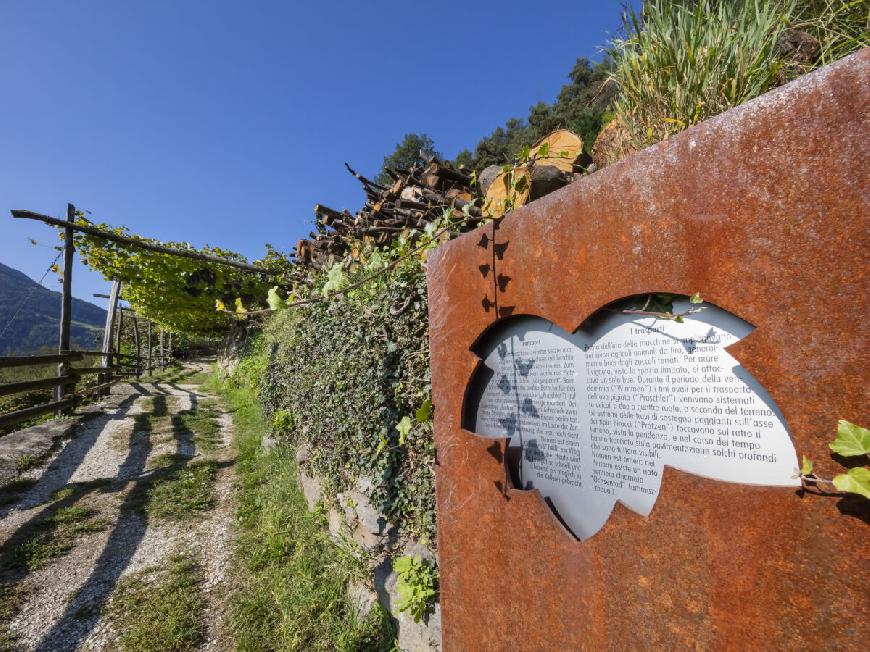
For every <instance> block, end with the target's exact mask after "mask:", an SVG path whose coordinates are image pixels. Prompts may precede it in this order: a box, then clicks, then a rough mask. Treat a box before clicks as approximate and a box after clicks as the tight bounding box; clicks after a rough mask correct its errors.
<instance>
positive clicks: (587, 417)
mask: <svg viewBox="0 0 870 652" xmlns="http://www.w3.org/2000/svg"><path fill="white" fill-rule="evenodd" d="M666 298H667V299H668V300H671V296H670V295H667V297H666ZM664 299H665V296H662V299H661V300H662V301H664ZM632 305H633V303H632V302H630V301H627V302H625V304H624V306H625V308H630V307H631V306H632ZM692 305H697V304H692V303H690V299H689V298H688V297H686V298H678V297H674V298H673V310H674V311H679V312H683V311H684V310H686V309H688V308H689V307H690V306H692ZM751 330H752V327H751V326H750V325H749V324H747V323H746V322H744V321H742V320H741V319H739V318H738V317H736V316H734V315H732V314H730V313H728V312H726V311H724V310H721V309H719V308H717V307H715V306H712V305H709V304H707V305H705V310H704V311H703V312H699V313H696V314H690V315H686V317H685V320H684V323H682V324H679V323H676V322H675V321H674V320H664V319H656V318H654V317H648V316H638V315H630V314H625V313H622V312H621V311H620V310H613V311H607V312H605V311H601V312H599V313H598V314H597V315H594V316H593V318H591V319H590V320H587V322H586V323H585V324H584V325H583V326H581V328H580V329H578V330H577V331H576V332H575V333H567V332H565V331H563V330H562V329H560V328H559V327H557V326H555V325H554V324H552V323H551V322H549V321H547V320H545V319H541V318H539V317H533V316H517V317H514V318H512V319H511V320H506V321H503V322H500V323H499V324H496V325H494V326H493V327H491V329H490V330H489V331H488V332H487V333H485V334H484V336H483V337H481V338H480V339H479V345H478V347H477V348H476V349H475V351H476V353H478V355H479V356H480V357H481V359H482V363H481V364H480V365H479V366H478V368H477V370H476V371H475V374H474V376H473V377H472V379H471V382H470V385H469V389H468V396H467V400H466V414H465V424H466V427H467V428H468V429H469V430H470V431H472V432H474V433H475V434H476V435H478V436H481V437H490V438H508V439H509V442H508V450H509V453H508V455H507V456H506V459H508V460H512V462H511V463H512V464H514V467H513V468H511V475H512V476H513V478H514V483H515V485H517V486H520V487H521V488H523V489H537V490H539V491H540V493H541V495H542V496H543V497H544V498H545V499H546V500H547V502H548V503H549V504H550V505H551V506H552V507H553V509H554V510H555V511H556V512H557V513H558V515H559V517H560V519H561V520H562V522H563V523H565V524H566V525H567V526H568V528H569V529H570V530H571V531H572V532H573V533H574V534H575V535H576V536H578V537H579V538H581V539H585V538H588V537H590V536H592V535H593V534H595V532H597V531H598V530H599V529H601V527H603V525H604V523H605V522H606V521H607V519H608V518H609V516H610V513H611V511H612V510H613V507H614V505H615V504H616V502H617V501H618V502H621V503H623V504H624V505H625V506H626V507H628V508H630V509H632V510H633V511H635V512H637V513H638V514H641V515H643V516H646V515H648V514H649V513H650V511H651V510H652V508H653V506H654V504H655V502H656V498H657V496H658V493H659V488H660V485H661V480H662V475H663V473H664V467H665V466H671V467H673V468H676V469H679V470H681V471H684V472H688V473H692V474H695V475H698V476H702V477H705V478H708V479H712V480H720V481H725V482H735V483H745V484H755V485H767V486H787V487H797V486H800V482H799V481H798V480H797V479H796V478H794V477H793V474H794V469H796V468H797V467H798V460H797V454H796V452H795V449H794V445H793V443H792V441H791V438H790V436H789V434H788V431H787V430H786V428H785V425H784V423H783V418H782V415H781V413H780V412H779V409H778V408H777V407H776V405H775V404H774V402H773V400H772V399H771V397H770V396H769V395H768V394H767V392H766V391H765V390H764V388H763V387H761V385H760V384H759V383H758V381H757V380H755V379H754V378H753V377H752V376H751V375H750V374H749V373H748V372H747V371H746V370H745V369H743V367H741V366H740V364H739V362H738V361H737V360H736V359H734V358H733V357H732V356H731V355H730V354H729V353H728V351H727V350H726V348H727V347H728V346H730V345H731V344H733V343H735V342H736V341H738V340H739V339H741V338H743V337H745V336H746V335H748V334H749V333H750V332H751ZM506 387H507V388H509V389H510V391H505V388H506ZM529 446H533V447H534V451H533V452H531V453H529V450H528V448H529ZM511 449H514V453H510V450H511Z"/></svg>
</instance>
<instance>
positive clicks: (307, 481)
mask: <svg viewBox="0 0 870 652" xmlns="http://www.w3.org/2000/svg"><path fill="white" fill-rule="evenodd" d="M296 477H297V479H298V481H299V488H300V489H301V490H302V494H303V495H304V496H305V501H306V502H307V503H308V511H309V512H313V511H314V508H315V507H316V506H317V503H319V502H320V501H321V500H322V499H323V488H322V487H321V486H320V481H319V480H318V479H317V478H313V477H311V476H310V475H308V474H307V473H305V471H303V470H302V469H299V471H298V473H297V474H296Z"/></svg>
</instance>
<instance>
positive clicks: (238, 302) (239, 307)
mask: <svg viewBox="0 0 870 652" xmlns="http://www.w3.org/2000/svg"><path fill="white" fill-rule="evenodd" d="M236 312H237V313H239V314H241V313H245V312H248V311H247V310H246V309H245V304H244V303H242V298H241V297H236Z"/></svg>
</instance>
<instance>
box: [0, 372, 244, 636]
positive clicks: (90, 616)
mask: <svg viewBox="0 0 870 652" xmlns="http://www.w3.org/2000/svg"><path fill="white" fill-rule="evenodd" d="M132 391H133V394H132V395H131V397H130V399H129V400H127V401H122V402H120V405H119V406H118V407H117V408H113V409H109V410H107V412H106V414H104V415H102V416H99V417H97V418H95V419H93V420H91V421H90V422H87V423H84V424H82V425H81V426H79V427H78V430H77V432H76V434H75V436H74V437H73V438H71V439H70V440H68V441H67V442H65V445H63V446H62V447H60V448H59V450H58V451H57V452H56V453H55V454H54V455H53V456H52V458H51V459H50V460H49V461H48V462H47V464H45V465H44V466H43V468H42V469H41V471H42V473H41V476H39V480H38V482H37V484H36V485H34V486H33V487H32V488H31V489H30V490H29V491H27V493H26V494H25V495H23V497H22V498H21V500H20V501H19V502H18V503H17V504H14V505H12V506H11V508H10V507H7V509H6V512H7V513H6V515H5V516H4V517H3V518H2V519H0V550H3V549H4V548H6V549H9V548H10V547H11V546H13V545H15V544H16V542H17V541H18V540H20V538H21V537H22V528H25V530H23V531H26V528H27V526H28V524H32V523H33V522H34V521H35V519H37V518H39V517H41V516H44V515H46V514H47V513H51V510H56V509H58V507H59V506H60V507H63V506H65V504H66V502H65V499H61V500H59V501H55V502H53V503H52V502H46V501H49V498H50V497H51V496H52V494H53V493H54V492H56V491H57V490H59V489H63V488H64V487H70V488H76V487H79V488H80V487H87V488H88V490H87V492H86V493H84V494H81V493H80V494H79V496H76V497H74V498H72V499H69V500H70V501H72V502H70V503H69V504H75V505H83V506H86V507H89V508H92V509H94V510H96V512H98V513H99V516H100V517H101V518H104V519H107V520H108V527H106V529H104V530H103V531H100V532H93V533H85V534H82V535H79V537H78V539H77V540H76V543H75V546H74V548H73V549H72V550H71V551H70V552H68V553H67V554H65V555H63V556H61V557H58V558H56V559H54V560H53V561H52V562H51V563H49V564H48V565H47V566H45V567H43V568H40V569H38V570H34V571H31V572H30V573H28V574H26V575H23V576H20V577H17V576H10V571H8V570H7V571H5V575H6V577H2V578H0V579H2V580H3V581H5V582H6V583H7V584H8V583H9V582H10V581H17V583H18V586H19V587H20V588H23V589H24V594H25V598H24V602H23V605H22V606H21V608H20V609H17V610H16V613H15V614H13V615H12V616H11V617H9V618H8V619H7V620H6V621H5V622H3V625H5V627H6V628H7V630H8V632H10V633H11V634H12V635H13V637H14V638H15V644H16V645H17V646H19V647H20V649H23V650H40V651H49V650H51V651H52V652H54V651H62V650H114V649H117V646H116V643H115V641H116V638H117V633H116V632H114V631H112V627H111V624H110V623H109V622H108V620H107V619H105V618H103V617H101V615H100V610H101V609H102V607H104V606H105V605H106V604H107V602H108V601H109V599H110V597H111V594H112V591H113V589H114V588H115V586H116V585H117V583H118V581H119V580H120V579H121V578H123V577H124V576H126V575H128V574H130V573H134V572H136V571H137V570H141V569H144V568H146V567H149V566H153V565H155V564H159V563H161V562H162V561H164V560H165V559H166V558H167V557H168V556H169V555H171V554H172V553H174V552H177V551H179V550H181V551H185V552H194V551H195V552H197V553H198V557H199V560H200V562H201V567H202V571H203V575H204V577H203V583H202V590H203V591H204V596H205V599H206V609H205V613H206V622H205V627H206V641H205V643H204V644H203V645H202V646H201V649H203V650H224V649H229V648H230V647H231V645H230V643H229V637H228V636H227V634H226V632H225V630H224V629H223V620H224V619H223V616H224V607H225V605H224V601H225V599H226V578H225V576H224V573H225V570H226V568H227V566H228V564H229V553H230V537H231V528H232V524H233V522H234V507H233V497H232V485H233V473H234V471H233V468H232V462H233V452H232V447H231V446H230V443H231V432H232V419H231V415H230V414H228V413H226V412H224V411H223V410H222V409H221V408H218V410H219V419H218V421H219V424H220V433H221V436H222V439H223V441H222V443H218V445H217V447H216V449H215V450H214V451H212V452H211V453H209V457H210V458H211V459H214V460H215V461H216V462H217V463H218V464H217V468H218V471H217V481H216V484H215V489H214V495H215V504H214V507H213V508H212V509H211V510H210V511H208V512H206V513H205V514H204V515H202V516H201V517H199V518H196V519H194V520H191V521H184V522H183V523H174V522H172V521H165V520H157V519H154V518H148V517H147V516H146V515H145V514H144V513H141V512H140V511H136V510H130V509H125V501H128V502H129V500H130V499H131V492H135V491H136V487H137V484H141V483H142V482H145V481H146V480H147V478H148V476H149V475H150V474H152V473H153V471H152V470H151V462H152V461H153V460H154V459H155V458H156V457H157V456H160V455H163V454H166V453H170V454H171V453H174V454H180V455H183V456H185V457H199V456H200V455H201V452H200V451H197V450H196V447H195V445H194V443H193V441H192V440H191V439H190V437H189V436H185V435H184V434H180V433H177V432H175V431H174V430H173V426H172V416H173V415H174V414H177V413H178V412H181V411H183V410H189V409H196V406H197V405H198V404H199V402H201V401H203V400H205V399H214V397H211V396H209V395H207V394H205V393H203V392H202V391H201V390H200V389H199V388H198V387H196V386H193V385H184V384H166V383H159V384H141V385H134V386H132ZM161 395H162V396H163V397H165V398H160V399H158V400H159V401H161V402H162V401H163V400H165V401H166V408H167V410H166V415H165V416H160V417H156V418H151V419H150V420H149V419H148V418H147V417H148V413H149V410H151V409H152V405H153V404H154V399H155V397H159V396H161ZM95 481H96V482H95ZM94 487H96V488H94ZM140 489H141V487H140ZM2 647H3V642H2V640H0V648H2Z"/></svg>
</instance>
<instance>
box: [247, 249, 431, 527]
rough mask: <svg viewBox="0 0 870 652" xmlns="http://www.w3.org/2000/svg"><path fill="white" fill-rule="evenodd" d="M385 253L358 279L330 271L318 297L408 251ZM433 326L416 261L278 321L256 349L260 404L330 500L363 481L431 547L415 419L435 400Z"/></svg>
mask: <svg viewBox="0 0 870 652" xmlns="http://www.w3.org/2000/svg"><path fill="white" fill-rule="evenodd" d="M382 254H383V255H384V257H385V258H381V255H373V256H372V259H371V260H370V262H369V264H368V265H366V266H363V267H360V268H358V269H357V270H356V271H351V272H348V273H345V272H342V270H341V269H340V268H337V267H336V268H333V270H331V271H330V272H329V273H327V274H324V275H322V277H321V278H320V279H318V280H317V281H316V283H315V292H318V291H321V290H323V288H324V287H325V288H327V289H328V290H331V291H335V290H337V289H339V288H341V287H347V285H348V284H349V283H352V282H353V281H354V280H356V279H357V278H359V277H361V276H363V275H365V274H369V273H370V271H371V269H372V267H374V266H376V265H383V264H384V261H385V259H387V258H389V256H399V255H401V254H402V252H401V249H399V250H397V251H394V252H389V253H386V252H382ZM427 321H428V320H427V303H426V285H425V273H424V271H423V267H422V265H421V264H420V260H419V257H416V256H414V257H410V258H408V259H407V260H405V261H403V262H402V263H401V264H399V265H398V266H397V267H396V268H395V269H393V270H392V271H390V272H389V273H388V274H384V275H382V276H381V277H379V278H378V279H377V280H373V281H371V282H369V283H367V284H365V285H364V286H363V287H361V288H360V289H359V290H355V291H352V292H350V293H349V294H345V295H339V296H333V297H331V298H330V299H329V301H327V302H321V303H313V304H310V305H308V306H305V307H303V308H301V309H294V310H285V311H281V312H279V313H277V314H276V315H275V316H274V317H273V318H272V319H271V321H270V323H269V324H268V325H267V327H266V331H265V338H264V340H263V342H261V343H260V344H259V346H262V347H265V350H266V351H268V352H269V353H270V361H269V369H268V375H267V377H266V381H265V383H264V384H263V385H262V387H261V396H262V398H263V401H264V403H265V405H266V406H267V409H268V411H269V413H270V415H277V419H276V417H272V418H273V419H276V421H280V422H281V426H282V430H283V429H285V428H287V429H288V435H287V436H288V437H289V438H290V440H291V441H292V442H293V443H296V444H300V443H305V444H308V445H310V448H311V453H312V458H311V463H312V465H313V467H314V470H315V472H316V474H317V475H318V476H320V477H321V478H323V479H324V480H325V490H326V491H327V493H328V494H329V493H331V494H332V495H334V494H335V493H337V492H339V491H343V490H345V489H347V488H349V487H351V486H352V485H353V484H354V482H355V481H356V480H357V478H359V477H360V476H366V477H368V478H370V479H371V480H372V484H373V492H372V496H371V498H372V501H373V503H374V504H375V505H376V506H377V507H378V508H379V509H380V510H382V511H383V512H384V513H385V514H386V515H387V517H388V518H389V519H390V520H391V521H392V522H393V523H395V524H396V525H398V526H400V527H404V528H406V529H407V530H408V531H410V532H413V533H414V534H416V535H417V536H420V537H423V538H426V539H432V537H433V535H434V529H435V493H434V480H433V475H434V474H433V469H434V444H433V440H432V428H431V420H430V419H429V416H428V411H427V414H426V415H425V418H422V419H417V418H416V412H417V410H418V409H419V408H420V407H421V406H422V405H423V404H424V403H425V402H426V401H427V400H428V398H429V394H430V376H429V347H428V330H427ZM285 415H286V416H285ZM403 418H405V419H404V420H403ZM290 424H293V425H292V427H289V426H290ZM400 424H401V428H397V427H398V426H399V425H400ZM408 427H410V430H409V429H408Z"/></svg>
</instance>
